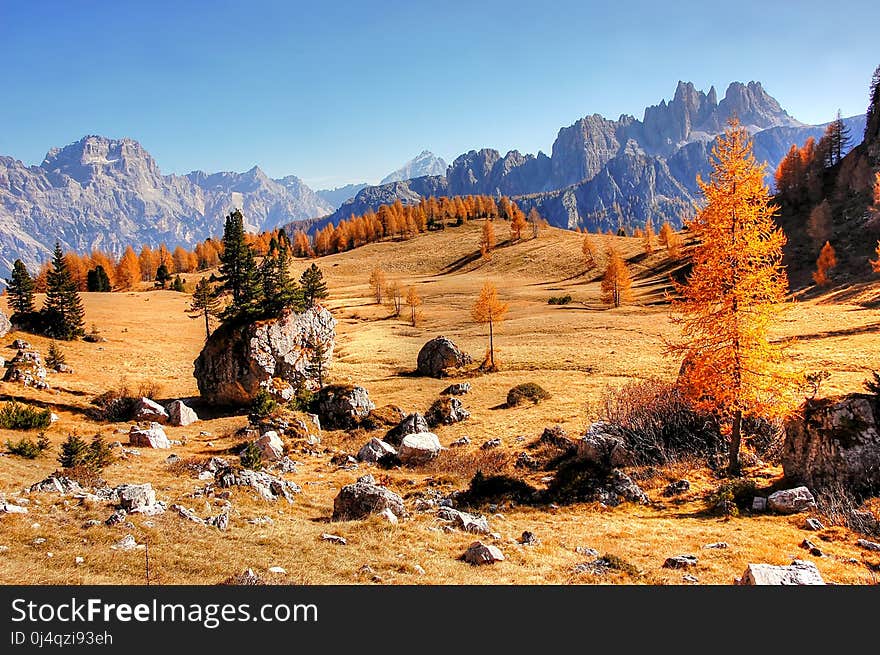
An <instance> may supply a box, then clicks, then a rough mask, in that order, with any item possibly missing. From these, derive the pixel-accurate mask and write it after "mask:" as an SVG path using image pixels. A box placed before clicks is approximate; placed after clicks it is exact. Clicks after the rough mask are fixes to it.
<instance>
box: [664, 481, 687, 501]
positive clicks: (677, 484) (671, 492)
mask: <svg viewBox="0 0 880 655" xmlns="http://www.w3.org/2000/svg"><path fill="white" fill-rule="evenodd" d="M690 488H691V483H690V482H689V481H687V480H675V481H673V482H670V483H669V484H667V485H666V488H665V489H663V495H664V496H666V497H669V496H678V495H679V494H683V493H684V492H685V491H688V490H689V489H690Z"/></svg>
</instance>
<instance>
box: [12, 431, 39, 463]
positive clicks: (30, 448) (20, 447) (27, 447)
mask: <svg viewBox="0 0 880 655" xmlns="http://www.w3.org/2000/svg"><path fill="white" fill-rule="evenodd" d="M48 448H49V440H48V439H47V438H46V434H45V433H44V432H40V436H39V438H38V439H37V440H36V441H34V440H33V439H31V438H30V437H23V438H22V439H20V440H19V441H15V442H12V441H8V440H7V441H6V450H8V451H9V453H10V454H11V455H18V456H19V457H24V458H25V459H36V458H37V457H39V456H40V455H41V454H42V453H43V451H45V450H47V449H48Z"/></svg>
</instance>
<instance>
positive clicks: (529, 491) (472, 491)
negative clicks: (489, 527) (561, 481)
mask: <svg viewBox="0 0 880 655" xmlns="http://www.w3.org/2000/svg"><path fill="white" fill-rule="evenodd" d="M537 498H538V492H537V490H536V489H535V488H534V487H532V486H531V485H530V484H528V483H527V482H525V481H524V480H521V479H519V478H516V477H513V476H510V475H489V476H486V475H484V474H483V472H482V471H477V472H476V473H475V474H474V477H473V478H472V479H471V483H470V486H469V487H468V489H467V491H465V492H464V493H462V494H460V495H459V496H458V501H459V502H461V503H462V504H463V505H472V506H475V507H476V506H479V505H484V504H489V503H494V504H497V503H499V502H502V501H508V502H514V503H521V504H531V503H534V502H535V501H536V499H537Z"/></svg>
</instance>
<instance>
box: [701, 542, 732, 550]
mask: <svg viewBox="0 0 880 655" xmlns="http://www.w3.org/2000/svg"><path fill="white" fill-rule="evenodd" d="M727 548H730V544H728V543H727V542H726V541H716V542H714V543H711V544H706V545H705V546H703V549H704V550H725V549H727Z"/></svg>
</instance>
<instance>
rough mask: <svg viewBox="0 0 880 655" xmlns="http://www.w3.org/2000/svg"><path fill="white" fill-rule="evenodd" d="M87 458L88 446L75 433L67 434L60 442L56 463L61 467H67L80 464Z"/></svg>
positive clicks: (86, 460)
mask: <svg viewBox="0 0 880 655" xmlns="http://www.w3.org/2000/svg"><path fill="white" fill-rule="evenodd" d="M88 459H89V446H88V444H87V443H86V442H85V441H83V440H82V439H80V438H79V437H78V436H77V435H75V434H71V435H68V437H67V439H66V440H65V441H64V443H62V444H61V454H60V455H59V456H58V463H59V464H61V466H62V467H63V468H66V469H69V468H73V467H75V466H82V465H83V464H85V463H86V462H88Z"/></svg>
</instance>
